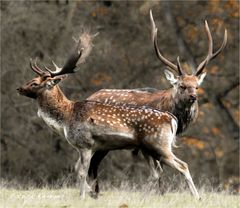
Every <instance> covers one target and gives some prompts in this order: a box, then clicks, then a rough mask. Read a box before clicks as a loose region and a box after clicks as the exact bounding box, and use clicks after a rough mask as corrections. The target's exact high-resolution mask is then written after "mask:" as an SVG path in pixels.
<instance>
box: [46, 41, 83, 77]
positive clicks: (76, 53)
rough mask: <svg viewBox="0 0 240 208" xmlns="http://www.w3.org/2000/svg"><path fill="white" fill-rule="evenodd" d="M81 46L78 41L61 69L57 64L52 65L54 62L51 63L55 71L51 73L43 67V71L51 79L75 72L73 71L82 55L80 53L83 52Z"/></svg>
mask: <svg viewBox="0 0 240 208" xmlns="http://www.w3.org/2000/svg"><path fill="white" fill-rule="evenodd" d="M81 46H82V45H81V41H80V40H78V42H77V44H76V46H75V48H74V50H73V52H72V53H71V55H70V56H69V58H68V59H67V61H66V63H65V64H64V65H63V67H62V68H60V67H58V66H57V64H55V63H54V61H52V64H53V66H54V67H55V71H52V70H50V69H49V68H47V67H46V66H45V69H46V70H47V71H48V72H49V73H50V75H51V77H55V76H58V75H63V74H70V73H74V72H75V71H74V69H75V68H76V64H77V62H78V60H79V58H80V57H81V55H82V51H83V50H84V48H82V47H81Z"/></svg>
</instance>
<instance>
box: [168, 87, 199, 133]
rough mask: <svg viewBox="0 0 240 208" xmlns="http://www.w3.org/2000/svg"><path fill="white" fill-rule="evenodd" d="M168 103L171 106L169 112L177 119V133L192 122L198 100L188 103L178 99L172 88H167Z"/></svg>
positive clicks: (196, 112) (196, 110)
mask: <svg viewBox="0 0 240 208" xmlns="http://www.w3.org/2000/svg"><path fill="white" fill-rule="evenodd" d="M169 91H170V92H169V94H170V95H171V96H170V99H171V101H170V103H171V105H170V106H172V109H171V113H173V114H174V115H175V116H176V117H177V119H178V130H177V133H178V134H179V133H181V132H183V131H184V130H186V129H187V127H188V126H189V125H190V124H191V123H193V122H194V121H195V120H196V118H197V115H198V102H197V101H195V102H193V103H188V102H186V101H183V100H181V99H180V96H179V95H178V94H177V92H176V90H175V89H174V88H171V89H169Z"/></svg>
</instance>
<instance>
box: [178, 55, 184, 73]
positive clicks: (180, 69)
mask: <svg viewBox="0 0 240 208" xmlns="http://www.w3.org/2000/svg"><path fill="white" fill-rule="evenodd" d="M177 68H178V73H179V75H185V74H186V73H185V71H184V70H183V69H182V66H181V63H180V60H179V56H178V57H177Z"/></svg>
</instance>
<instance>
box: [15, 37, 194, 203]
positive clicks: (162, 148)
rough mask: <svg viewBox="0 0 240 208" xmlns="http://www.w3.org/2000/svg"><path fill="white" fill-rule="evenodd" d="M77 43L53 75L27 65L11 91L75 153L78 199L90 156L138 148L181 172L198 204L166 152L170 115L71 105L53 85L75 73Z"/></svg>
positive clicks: (172, 127)
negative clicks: (27, 73) (22, 80)
mask: <svg viewBox="0 0 240 208" xmlns="http://www.w3.org/2000/svg"><path fill="white" fill-rule="evenodd" d="M87 39H88V40H89V38H87ZM82 40H83V39H82V38H80V40H79V41H78V42H77V46H76V48H75V50H74V52H73V54H72V55H71V56H70V57H69V58H68V60H67V61H66V64H65V65H64V66H63V67H62V68H59V67H57V66H56V64H54V66H55V68H56V70H55V71H52V70H50V69H49V68H47V67H45V69H46V70H43V69H41V68H40V67H39V66H38V65H37V63H36V62H35V63H32V61H30V67H31V69H32V70H33V71H34V72H35V73H36V74H37V75H38V76H37V77H35V78H33V79H32V80H30V81H29V82H27V83H26V84H25V85H23V86H21V87H20V88H18V89H17V91H18V92H19V94H20V95H23V96H26V97H29V98H32V99H35V100H36V101H37V104H38V115H39V117H41V118H42V119H43V120H44V121H45V123H46V124H47V125H48V126H49V127H50V128H51V129H53V130H54V131H56V132H57V133H58V134H59V135H61V136H62V137H64V138H66V140H67V141H68V142H69V143H70V144H71V145H72V146H73V147H74V148H75V149H76V150H77V151H78V153H79V160H78V161H79V162H78V163H79V166H78V177H79V181H80V196H81V197H82V198H84V197H85V193H86V191H87V189H90V190H91V188H90V186H89V185H88V183H87V180H86V177H87V174H88V169H89V165H90V160H91V157H92V155H93V154H94V153H95V152H99V151H110V150H117V149H132V148H138V149H141V150H144V152H146V153H147V154H149V155H151V157H153V158H154V159H155V160H160V158H161V161H162V162H164V163H165V164H167V165H168V166H170V167H172V168H175V169H176V170H178V171H179V172H180V173H182V174H183V175H184V176H185V178H186V181H187V184H188V186H189V188H190V190H191V193H192V194H193V195H194V196H195V197H196V198H198V199H199V194H198V192H197V190H196V188H195V185H194V183H193V181H192V178H191V175H190V172H189V169H188V166H187V164H186V163H185V162H183V161H181V160H180V159H178V158H177V157H176V156H175V155H174V154H173V152H172V145H173V143H174V140H175V135H176V131H177V118H176V117H175V116H174V115H172V114H171V113H168V112H163V111H160V110H155V109H153V108H151V107H145V106H142V107H137V106H130V105H119V104H110V103H102V102H98V101H87V100H85V101H80V102H77V101H72V100H69V99H68V98H67V97H66V96H65V95H64V94H63V92H62V91H61V89H60V87H59V86H58V83H59V82H60V81H62V80H63V79H65V78H66V77H67V74H70V73H74V72H75V67H76V65H77V62H78V60H79V59H81V57H82V56H83V54H85V51H86V50H87V47H86V48H85V46H86V42H84V41H82ZM84 40H86V39H84ZM84 43H85V44H84ZM89 44H90V42H87V45H89ZM84 45H85V46H84Z"/></svg>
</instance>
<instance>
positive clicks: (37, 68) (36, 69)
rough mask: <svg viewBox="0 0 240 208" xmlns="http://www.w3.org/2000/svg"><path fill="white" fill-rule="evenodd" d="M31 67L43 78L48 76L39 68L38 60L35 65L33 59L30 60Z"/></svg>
mask: <svg viewBox="0 0 240 208" xmlns="http://www.w3.org/2000/svg"><path fill="white" fill-rule="evenodd" d="M30 67H31V69H32V70H33V71H34V72H35V73H37V74H38V75H40V76H43V75H44V74H46V72H44V71H43V70H42V69H41V68H40V67H38V65H37V59H35V62H34V64H33V63H32V59H30Z"/></svg>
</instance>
